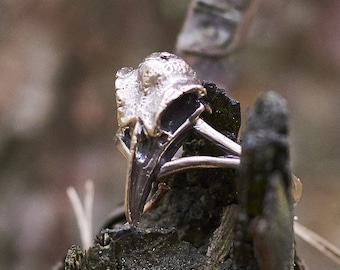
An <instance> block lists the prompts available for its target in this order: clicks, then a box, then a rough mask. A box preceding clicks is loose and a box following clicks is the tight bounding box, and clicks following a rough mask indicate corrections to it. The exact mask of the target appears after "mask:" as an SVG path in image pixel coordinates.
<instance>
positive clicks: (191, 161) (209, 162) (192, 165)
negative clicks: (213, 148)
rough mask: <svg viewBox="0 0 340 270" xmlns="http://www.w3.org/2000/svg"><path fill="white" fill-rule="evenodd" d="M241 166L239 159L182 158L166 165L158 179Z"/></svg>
mask: <svg viewBox="0 0 340 270" xmlns="http://www.w3.org/2000/svg"><path fill="white" fill-rule="evenodd" d="M239 164H240V159H239V158H225V157H210V156H192V157H182V158H179V159H175V160H171V161H169V162H167V163H165V164H164V165H163V166H162V167H161V169H160V171H159V174H158V178H161V177H165V176H169V175H171V174H174V173H181V172H185V171H188V170H191V169H209V168H223V169H228V168H229V169H234V168H237V166H238V165H239Z"/></svg>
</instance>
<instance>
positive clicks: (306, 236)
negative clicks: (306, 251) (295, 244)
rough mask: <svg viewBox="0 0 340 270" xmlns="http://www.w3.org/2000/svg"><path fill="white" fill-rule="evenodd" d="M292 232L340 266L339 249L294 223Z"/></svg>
mask: <svg viewBox="0 0 340 270" xmlns="http://www.w3.org/2000/svg"><path fill="white" fill-rule="evenodd" d="M294 231H295V234H296V235H297V236H299V237H300V238H301V239H303V240H305V241H306V242H307V243H308V244H310V245H311V246H312V247H314V248H316V249H317V250H319V251H320V252H321V253H322V254H324V255H325V256H327V257H328V258H330V259H331V260H332V261H334V262H336V263H337V264H338V265H340V249H339V248H338V247H336V246H335V245H333V244H332V243H330V242H328V241H327V240H326V239H324V238H323V237H321V236H320V235H318V234H316V233H315V232H313V231H311V230H309V229H307V228H306V227H305V226H303V225H301V224H300V223H298V222H296V221H295V222H294Z"/></svg>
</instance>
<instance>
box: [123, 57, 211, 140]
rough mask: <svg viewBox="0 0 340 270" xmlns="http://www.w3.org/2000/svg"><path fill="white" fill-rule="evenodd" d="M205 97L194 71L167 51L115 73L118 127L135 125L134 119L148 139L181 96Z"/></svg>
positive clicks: (154, 134) (156, 134)
mask: <svg viewBox="0 0 340 270" xmlns="http://www.w3.org/2000/svg"><path fill="white" fill-rule="evenodd" d="M192 92H195V93H196V94H197V96H198V98H199V97H201V96H203V95H205V94H206V91H205V89H204V87H203V86H202V85H201V84H200V82H199V80H198V78H197V75H196V73H195V71H193V69H192V68H191V67H190V66H189V65H188V64H186V63H185V62H184V60H183V59H182V58H180V57H178V56H176V55H174V54H170V53H167V52H157V53H153V54H151V55H150V56H148V57H147V58H145V60H144V61H143V62H142V63H140V64H139V66H138V68H137V69H133V68H122V69H121V70H119V71H118V72H117V79H116V97H117V107H118V115H117V116H118V124H119V127H120V128H124V127H127V126H134V124H135V123H136V121H137V119H140V120H141V121H142V122H143V128H144V129H145V131H146V133H147V134H148V135H149V136H153V137H154V136H158V135H159V133H160V124H161V123H160V121H161V119H160V118H161V114H162V113H163V112H164V111H165V109H166V108H167V107H168V106H169V104H170V103H171V102H173V101H174V100H176V99H177V98H179V97H181V96H182V95H183V94H186V93H192Z"/></svg>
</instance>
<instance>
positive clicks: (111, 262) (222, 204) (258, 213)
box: [60, 83, 303, 270]
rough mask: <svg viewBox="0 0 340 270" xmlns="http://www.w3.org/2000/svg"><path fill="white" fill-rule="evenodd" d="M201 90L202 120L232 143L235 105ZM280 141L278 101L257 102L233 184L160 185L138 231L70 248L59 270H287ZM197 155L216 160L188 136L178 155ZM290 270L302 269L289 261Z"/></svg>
mask: <svg viewBox="0 0 340 270" xmlns="http://www.w3.org/2000/svg"><path fill="white" fill-rule="evenodd" d="M204 86H205V87H206V88H207V90H208V96H207V97H206V102H207V103H209V105H210V107H211V109H212V113H211V114H204V115H202V118H204V119H205V121H207V122H208V123H209V124H210V125H212V126H213V127H215V128H216V129H218V130H219V131H220V132H222V133H224V134H225V135H227V136H228V137H229V138H232V139H234V140H235V139H236V138H237V133H238V129H239V126H240V112H239V103H238V102H237V101H234V100H231V99H229V98H228V97H227V96H226V95H225V94H224V92H223V90H221V89H218V88H217V87H216V86H215V85H214V84H213V83H205V84H204ZM286 135H287V112H286V107H285V105H284V101H283V100H282V99H281V98H280V97H279V96H277V95H275V94H273V93H271V94H268V95H265V96H264V97H262V98H261V99H259V100H258V101H257V103H256V104H255V106H254V108H253V109H252V110H251V111H250V113H249V117H248V123H247V131H246V133H245V135H244V136H243V143H242V144H243V147H244V150H243V155H242V160H241V163H242V165H241V167H240V172H239V177H237V174H236V172H235V171H233V170H222V169H209V170H208V169H207V170H193V171H191V172H188V173H185V174H184V173H183V174H178V175H174V176H173V177H170V178H168V179H163V180H166V181H167V183H168V185H169V186H170V187H171V190H170V191H169V192H168V193H167V194H166V195H165V196H164V197H163V198H162V199H161V200H160V201H159V203H158V204H157V205H156V206H155V207H154V208H153V209H151V210H150V211H149V212H148V213H146V214H145V215H144V216H143V218H142V221H141V223H140V224H139V226H137V227H132V226H130V225H122V226H120V227H118V228H116V229H105V230H103V231H102V232H101V233H99V234H98V235H97V237H96V239H95V241H94V244H93V246H92V247H90V249H89V250H87V251H85V252H83V251H81V250H80V249H79V248H78V247H72V248H71V249H70V250H69V252H68V254H67V256H66V260H65V269H67V270H75V269H82V270H85V269H293V268H294V266H293V262H294V249H295V247H294V244H293V241H294V234H293V229H292V220H293V211H292V200H291V191H290V176H289V175H290V172H289V167H288V145H287V137H286ZM203 154H205V155H212V156H216V155H220V154H221V153H220V152H219V150H218V149H217V148H216V147H215V146H213V145H211V144H210V143H208V142H207V141H206V140H205V139H202V138H200V137H198V136H197V135H196V134H192V136H191V137H190V139H189V140H188V142H187V143H186V144H185V151H184V155H187V156H191V155H203ZM236 188H238V189H239V190H238V191H239V194H240V196H239V197H238V196H237V189H236ZM235 217H236V219H235ZM235 222H236V226H235ZM278 267H279V268H278ZM60 269H62V268H60ZM295 269H303V266H302V265H301V264H299V263H298V262H297V261H296V266H295Z"/></svg>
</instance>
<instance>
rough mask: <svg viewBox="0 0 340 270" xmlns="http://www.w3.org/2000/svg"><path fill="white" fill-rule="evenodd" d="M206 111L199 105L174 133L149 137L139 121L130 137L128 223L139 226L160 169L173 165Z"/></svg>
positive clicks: (127, 199) (127, 196)
mask: <svg viewBox="0 0 340 270" xmlns="http://www.w3.org/2000/svg"><path fill="white" fill-rule="evenodd" d="M203 110H204V106H203V105H202V104H200V106H199V107H198V108H197V110H196V111H195V112H194V114H192V115H191V116H190V117H189V118H188V119H187V120H185V121H184V123H183V124H182V125H181V126H180V127H179V128H178V129H177V130H176V131H174V132H173V133H172V132H170V133H163V134H161V135H160V136H156V137H152V136H147V135H146V134H145V132H144V130H143V123H142V122H141V121H138V122H137V123H136V125H135V128H134V131H133V134H132V136H131V145H130V156H129V167H128V175H127V177H128V179H127V182H126V183H127V184H126V194H125V198H126V199H125V211H126V218H127V220H128V222H129V223H134V224H136V223H138V222H139V221H140V219H141V216H142V213H143V209H144V205H145V203H146V201H147V198H148V196H149V193H150V191H151V188H152V183H153V182H154V181H155V180H156V179H157V175H158V173H159V171H160V168H161V167H162V166H163V165H164V164H165V163H166V162H168V161H170V160H171V159H172V158H173V156H174V155H175V153H176V152H177V151H178V149H179V148H180V147H181V146H182V145H183V143H184V141H185V140H186V138H187V135H189V132H190V131H191V130H192V129H193V125H194V122H195V120H196V119H197V118H198V117H199V115H200V114H201V113H202V111H203Z"/></svg>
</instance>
